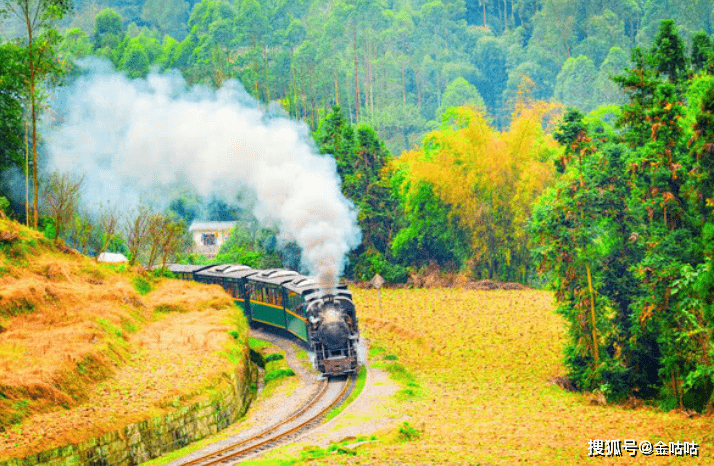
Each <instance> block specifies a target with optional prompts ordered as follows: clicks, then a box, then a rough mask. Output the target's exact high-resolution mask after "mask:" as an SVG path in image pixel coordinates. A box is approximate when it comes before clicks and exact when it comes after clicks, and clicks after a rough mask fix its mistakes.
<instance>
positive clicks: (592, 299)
mask: <svg viewBox="0 0 714 466" xmlns="http://www.w3.org/2000/svg"><path fill="white" fill-rule="evenodd" d="M585 271H586V273H587V275H588V291H589V292H590V321H591V325H592V337H593V359H594V360H595V365H596V366H597V364H598V359H599V355H598V344H597V321H596V319H595V292H594V291H593V279H592V274H591V273H590V265H589V264H587V265H585Z"/></svg>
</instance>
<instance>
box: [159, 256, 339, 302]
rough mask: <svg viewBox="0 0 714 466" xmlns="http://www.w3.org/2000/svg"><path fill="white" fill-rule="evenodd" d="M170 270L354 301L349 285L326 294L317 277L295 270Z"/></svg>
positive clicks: (190, 267)
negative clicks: (329, 295)
mask: <svg viewBox="0 0 714 466" xmlns="http://www.w3.org/2000/svg"><path fill="white" fill-rule="evenodd" d="M167 267H168V269H169V270H171V271H172V272H177V273H196V274H197V275H199V276H204V277H221V278H235V279H241V278H249V279H250V280H251V281H256V282H262V283H269V284H273V285H279V286H283V287H285V288H286V289H288V290H289V291H292V292H294V293H297V294H301V295H305V296H306V297H308V296H309V297H310V298H311V299H312V298H313V296H324V295H325V294H331V295H333V296H336V297H346V298H349V299H352V293H351V292H350V290H349V289H348V288H347V284H346V283H344V282H340V283H339V284H338V285H337V288H336V289H334V290H331V292H328V293H324V292H323V291H322V290H320V284H319V282H318V280H317V279H316V278H315V277H308V276H305V275H302V274H300V273H298V272H295V271H294V270H287V269H267V270H259V269H252V268H250V267H248V266H247V265H242V264H211V265H193V264H169V265H167Z"/></svg>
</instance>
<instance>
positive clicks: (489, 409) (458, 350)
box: [309, 289, 714, 465]
mask: <svg viewBox="0 0 714 466" xmlns="http://www.w3.org/2000/svg"><path fill="white" fill-rule="evenodd" d="M353 292H354V297H355V302H356V305H357V309H358V312H359V316H360V324H361V330H362V332H363V333H364V335H365V336H366V337H368V338H369V339H370V340H371V344H372V346H373V347H381V348H384V349H385V350H386V352H389V353H393V354H394V355H395V356H396V357H397V358H398V361H399V362H400V363H402V364H404V365H405V366H406V367H407V369H408V370H409V371H411V372H412V373H413V374H414V375H415V376H416V378H417V380H418V382H419V384H420V385H421V390H422V391H423V393H424V394H423V396H421V397H417V398H415V399H412V400H411V401H408V402H406V403H404V404H403V409H404V410H405V412H406V413H407V414H408V415H409V416H410V419H409V423H410V425H411V426H413V427H415V428H416V429H417V430H419V431H420V434H421V435H420V438H419V439H418V440H412V441H397V440H395V439H397V438H398V435H397V433H396V432H395V433H394V434H395V435H385V436H383V437H382V441H381V442H374V443H370V444H366V445H365V446H364V447H360V449H359V455H358V456H355V457H349V456H345V455H333V456H328V457H326V458H324V459H319V460H311V461H310V462H309V464H395V463H399V462H401V463H405V464H509V465H510V464H522V463H527V464H542V465H546V464H547V465H550V464H563V465H571V464H572V465H574V464H598V465H603V464H628V465H629V464H695V463H697V462H711V461H712V449H713V448H714V434H713V433H712V431H711V418H710V417H695V418H688V417H687V416H686V415H685V414H682V413H678V412H670V413H663V412H661V411H659V410H658V409H657V408H651V407H639V408H637V409H627V408H626V407H624V406H597V405H594V404H592V403H591V399H592V398H593V396H592V395H591V394H579V393H575V394H574V393H569V392H566V391H564V390H562V389H560V388H559V387H557V386H555V385H554V384H552V383H551V382H549V380H550V379H552V378H553V377H556V376H562V375H565V373H566V370H565V368H564V367H563V366H562V363H561V350H562V346H563V342H564V333H565V329H564V324H563V322H562V319H561V318H560V317H559V316H557V315H556V314H554V313H553V310H552V309H553V306H552V295H551V294H550V293H548V292H541V291H532V290H526V291H473V290H463V289H417V290H382V298H381V299H382V310H381V311H380V310H379V308H378V303H377V292H376V291H375V290H359V289H358V290H353ZM625 438H630V439H635V440H637V441H643V440H649V441H650V442H652V443H653V444H654V443H656V442H657V441H659V440H662V441H664V442H665V443H668V442H670V441H690V442H691V441H696V442H697V443H698V444H699V445H700V448H699V451H700V456H699V458H691V457H686V458H674V457H656V456H654V455H651V456H646V457H645V456H643V455H642V454H638V455H637V457H636V458H630V457H629V455H628V454H627V453H626V452H625V451H623V455H624V457H622V458H619V459H618V458H590V457H588V440H590V439H601V440H607V439H620V440H623V439H625Z"/></svg>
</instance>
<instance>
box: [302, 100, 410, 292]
mask: <svg viewBox="0 0 714 466" xmlns="http://www.w3.org/2000/svg"><path fill="white" fill-rule="evenodd" d="M314 137H315V141H316V142H317V144H318V146H319V148H320V151H321V152H323V153H327V154H331V155H332V156H333V157H334V158H335V161H336V162H337V171H338V174H339V175H340V177H341V179H342V192H343V193H344V195H345V196H346V197H347V198H348V199H350V200H352V202H354V203H355V207H356V208H357V220H358V222H359V226H360V229H361V230H362V244H361V245H360V246H359V247H358V248H357V249H356V250H355V251H353V252H352V253H351V254H350V262H349V264H348V269H347V273H348V274H351V275H353V276H354V277H355V278H358V279H367V280H369V279H370V278H372V276H373V275H374V274H375V273H379V274H381V275H383V276H384V277H385V278H387V279H388V280H390V281H394V280H404V279H406V275H405V272H404V270H403V269H400V268H399V267H396V266H393V265H390V264H389V261H390V260H391V258H392V251H391V247H392V240H393V238H394V233H395V230H396V221H397V211H398V201H397V199H396V198H394V197H393V196H392V192H391V188H390V186H389V180H388V179H385V177H384V175H385V171H384V167H385V166H386V164H387V163H388V162H389V160H390V159H391V156H390V154H389V152H388V151H387V150H386V149H385V147H384V144H383V143H382V141H381V140H380V139H379V137H378V136H377V134H376V133H375V132H374V130H373V129H372V128H370V127H367V126H364V125H359V126H357V127H356V128H355V127H353V126H352V125H351V124H349V122H348V121H347V120H346V119H345V117H344V115H343V113H342V110H341V108H340V107H337V106H336V107H334V108H333V109H332V112H330V113H329V114H328V115H327V116H326V117H325V118H324V119H323V120H322V121H321V122H320V126H319V128H318V130H317V131H316V132H315V135H314Z"/></svg>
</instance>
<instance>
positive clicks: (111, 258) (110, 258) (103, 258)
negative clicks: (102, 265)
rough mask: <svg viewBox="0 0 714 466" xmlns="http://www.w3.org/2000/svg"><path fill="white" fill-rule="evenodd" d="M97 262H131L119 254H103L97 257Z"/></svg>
mask: <svg viewBox="0 0 714 466" xmlns="http://www.w3.org/2000/svg"><path fill="white" fill-rule="evenodd" d="M97 262H111V263H115V264H118V263H122V262H129V259H127V258H126V256H125V255H124V254H121V253H118V252H103V253H101V254H99V257H97Z"/></svg>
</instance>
